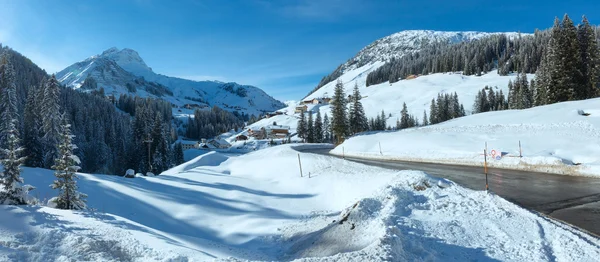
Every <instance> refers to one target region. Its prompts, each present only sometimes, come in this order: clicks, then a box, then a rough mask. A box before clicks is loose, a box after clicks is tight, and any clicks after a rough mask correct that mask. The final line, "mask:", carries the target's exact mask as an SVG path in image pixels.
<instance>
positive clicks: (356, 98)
mask: <svg viewBox="0 0 600 262" xmlns="http://www.w3.org/2000/svg"><path fill="white" fill-rule="evenodd" d="M361 98H362V96H361V95H360V91H359V90H358V84H355V85H354V92H353V94H352V99H351V101H350V102H351V103H350V112H349V113H348V116H349V118H350V119H349V124H350V132H351V134H356V133H360V132H363V131H365V130H367V129H368V120H367V117H366V115H365V110H364V108H363V106H362V103H361V102H360V99H361Z"/></svg>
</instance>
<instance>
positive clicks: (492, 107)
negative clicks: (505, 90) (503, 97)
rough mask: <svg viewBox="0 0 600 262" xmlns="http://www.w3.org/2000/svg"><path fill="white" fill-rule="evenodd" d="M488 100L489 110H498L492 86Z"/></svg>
mask: <svg viewBox="0 0 600 262" xmlns="http://www.w3.org/2000/svg"><path fill="white" fill-rule="evenodd" d="M487 100H488V101H487V102H488V103H487V104H488V108H489V109H490V111H496V110H498V108H497V102H496V93H494V89H493V88H492V87H491V86H490V87H489V90H488V95H487Z"/></svg>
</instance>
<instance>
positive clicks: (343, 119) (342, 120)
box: [331, 80, 349, 144]
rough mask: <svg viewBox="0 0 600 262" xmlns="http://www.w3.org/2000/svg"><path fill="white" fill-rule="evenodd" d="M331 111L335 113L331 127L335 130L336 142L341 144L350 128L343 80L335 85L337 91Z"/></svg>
mask: <svg viewBox="0 0 600 262" xmlns="http://www.w3.org/2000/svg"><path fill="white" fill-rule="evenodd" d="M331 113H332V115H333V120H332V121H331V122H332V123H331V129H332V130H333V135H334V137H335V139H336V143H337V144H340V143H341V142H343V141H344V139H345V137H346V134H347V132H348V129H349V128H348V116H347V111H346V97H345V95H344V84H343V83H342V81H341V80H338V82H337V83H336V85H335V91H334V94H333V99H332V101H331Z"/></svg>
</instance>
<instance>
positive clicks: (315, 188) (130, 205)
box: [0, 146, 600, 261]
mask: <svg viewBox="0 0 600 262" xmlns="http://www.w3.org/2000/svg"><path fill="white" fill-rule="evenodd" d="M300 156H301V158H302V167H303V174H304V176H303V177H300V173H299V170H298V169H297V165H298V152H297V151H295V150H292V149H291V148H290V146H278V147H271V148H268V149H265V150H260V151H256V152H253V153H250V154H246V155H243V156H233V157H229V156H224V155H220V154H219V153H215V152H213V153H209V154H206V155H203V156H199V157H197V158H196V159H194V160H192V161H190V162H188V163H185V164H184V165H182V166H179V167H176V168H174V169H171V170H169V171H166V172H164V173H163V174H162V175H161V176H157V177H138V178H133V179H129V178H122V177H116V176H107V175H92V174H81V175H80V177H81V178H80V179H79V180H78V184H79V186H80V190H81V191H82V192H84V193H87V194H88V195H89V197H88V201H89V207H90V208H91V210H88V211H76V212H72V211H65V210H55V209H50V208H47V207H40V206H31V207H15V206H0V261H72V260H74V261H214V260H218V261H240V260H244V261H245V260H263V261H265V260H266V261H292V260H297V261H423V260H426V261H447V260H453V261H475V260H477V261H497V260H500V261H545V260H556V261H595V260H596V259H597V258H598V257H600V241H599V240H598V239H596V238H594V237H592V236H589V235H587V234H586V233H583V232H580V231H577V230H576V229H573V228H571V227H569V226H567V225H564V224H561V223H558V222H553V221H551V220H549V219H547V218H544V217H540V216H539V215H536V214H533V213H531V212H529V211H527V210H524V209H522V208H520V207H518V206H516V205H514V204H512V203H510V202H507V201H506V200H504V199H502V198H500V197H498V196H495V195H493V194H487V193H486V192H484V191H473V190H468V189H464V188H462V187H460V186H458V185H455V184H454V183H452V182H450V181H447V180H440V179H436V178H432V177H429V176H427V175H426V174H424V173H422V172H417V171H401V172H396V171H393V170H387V169H380V168H374V167H369V166H364V165H361V164H358V163H353V162H348V161H344V160H342V159H337V158H333V157H327V156H320V155H314V154H300ZM309 176H310V177H309ZM24 178H25V181H26V182H27V183H32V184H33V185H34V186H36V187H37V189H36V191H35V194H37V195H38V197H40V198H42V199H48V198H50V197H52V196H54V195H55V194H56V192H55V191H53V190H52V189H50V188H49V187H48V185H49V184H50V183H51V181H52V180H53V179H54V177H53V175H52V174H51V171H49V170H44V169H31V168H25V169H24ZM532 232H533V233H532ZM538 232H542V233H540V234H538Z"/></svg>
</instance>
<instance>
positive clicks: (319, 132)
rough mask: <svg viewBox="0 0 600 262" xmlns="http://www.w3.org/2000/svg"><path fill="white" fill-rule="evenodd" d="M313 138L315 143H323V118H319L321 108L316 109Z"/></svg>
mask: <svg viewBox="0 0 600 262" xmlns="http://www.w3.org/2000/svg"><path fill="white" fill-rule="evenodd" d="M314 133H315V134H314V139H315V143H323V119H322V118H321V110H317V118H316V119H315V123H314Z"/></svg>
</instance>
